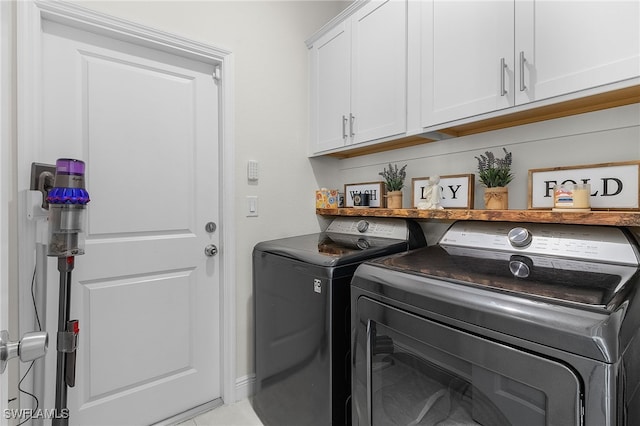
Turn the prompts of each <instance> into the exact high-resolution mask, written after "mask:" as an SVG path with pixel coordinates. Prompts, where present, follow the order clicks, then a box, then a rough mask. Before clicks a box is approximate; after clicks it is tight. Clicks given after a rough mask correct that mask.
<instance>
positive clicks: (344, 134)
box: [342, 115, 347, 139]
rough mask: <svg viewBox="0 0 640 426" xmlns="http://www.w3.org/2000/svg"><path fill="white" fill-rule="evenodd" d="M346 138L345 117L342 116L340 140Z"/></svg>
mask: <svg viewBox="0 0 640 426" xmlns="http://www.w3.org/2000/svg"><path fill="white" fill-rule="evenodd" d="M346 138H347V117H346V116H344V115H343V116H342V139H346Z"/></svg>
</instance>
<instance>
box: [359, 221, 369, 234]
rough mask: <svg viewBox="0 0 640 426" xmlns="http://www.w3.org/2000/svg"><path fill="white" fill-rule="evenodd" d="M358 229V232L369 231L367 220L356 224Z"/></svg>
mask: <svg viewBox="0 0 640 426" xmlns="http://www.w3.org/2000/svg"><path fill="white" fill-rule="evenodd" d="M356 229H358V232H365V231H366V230H367V229H369V222H367V221H366V220H360V221H358V223H357V224H356Z"/></svg>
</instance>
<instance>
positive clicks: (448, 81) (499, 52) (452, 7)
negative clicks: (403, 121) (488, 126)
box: [421, 0, 514, 127]
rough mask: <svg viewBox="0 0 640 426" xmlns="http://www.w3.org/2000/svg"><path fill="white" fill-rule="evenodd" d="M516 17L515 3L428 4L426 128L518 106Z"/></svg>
mask: <svg viewBox="0 0 640 426" xmlns="http://www.w3.org/2000/svg"><path fill="white" fill-rule="evenodd" d="M513 13H514V2H513V1H446V0H430V1H426V2H425V3H424V4H423V8H422V20H421V21H422V25H421V29H422V52H421V58H422V125H423V126H424V127H427V126H431V125H434V124H439V123H444V122H447V121H452V120H456V119H460V118H465V117H470V116H474V115H477V114H482V113H485V112H490V111H494V110H497V109H501V108H507V107H509V106H511V105H513V99H514V93H513V84H514V81H513V76H514V75H513V70H514V68H513V62H514V41H513V31H514V18H513Z"/></svg>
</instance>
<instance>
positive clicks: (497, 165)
mask: <svg viewBox="0 0 640 426" xmlns="http://www.w3.org/2000/svg"><path fill="white" fill-rule="evenodd" d="M502 149H503V150H504V154H505V155H504V158H496V157H495V155H493V153H492V152H491V151H486V152H485V155H482V154H481V155H480V157H476V159H477V160H478V173H479V178H480V182H482V184H483V185H484V186H486V187H487V188H496V187H499V186H507V185H508V184H509V182H511V181H512V180H513V174H512V173H511V163H512V161H513V157H512V155H511V153H510V152H508V151H507V150H506V149H505V148H502Z"/></svg>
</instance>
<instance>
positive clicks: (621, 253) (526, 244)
mask: <svg viewBox="0 0 640 426" xmlns="http://www.w3.org/2000/svg"><path fill="white" fill-rule="evenodd" d="M440 244H442V245H447V246H456V247H469V248H477V249H487V250H501V251H511V252H514V251H515V252H519V253H523V254H540V255H552V256H560V257H567V258H572V259H584V260H594V261H600V262H607V263H618V264H628V265H638V264H639V261H638V253H637V251H636V249H635V246H634V245H633V244H632V243H631V241H630V240H629V239H628V238H627V236H626V235H625V233H624V232H623V231H622V229H620V228H615V227H610V226H591V225H561V224H543V223H524V224H522V223H520V224H519V223H507V222H473V221H459V222H456V223H454V224H453V225H452V226H451V227H450V228H449V229H448V230H447V232H445V234H444V235H443V236H442V238H441V239H440Z"/></svg>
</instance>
